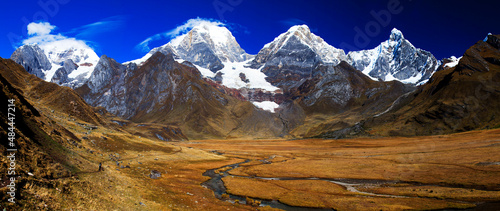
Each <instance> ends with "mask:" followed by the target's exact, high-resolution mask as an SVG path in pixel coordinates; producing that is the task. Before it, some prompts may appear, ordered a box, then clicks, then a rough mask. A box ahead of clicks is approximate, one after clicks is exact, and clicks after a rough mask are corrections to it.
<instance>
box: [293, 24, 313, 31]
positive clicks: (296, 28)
mask: <svg viewBox="0 0 500 211" xmlns="http://www.w3.org/2000/svg"><path fill="white" fill-rule="evenodd" d="M294 31H301V32H308V33H310V32H311V30H310V29H309V27H308V26H307V25H305V24H302V25H295V26H292V27H290V29H288V32H294Z"/></svg>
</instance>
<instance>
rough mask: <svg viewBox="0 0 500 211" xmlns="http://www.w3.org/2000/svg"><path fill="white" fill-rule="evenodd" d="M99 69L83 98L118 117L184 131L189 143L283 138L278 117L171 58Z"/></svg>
mask: <svg viewBox="0 0 500 211" xmlns="http://www.w3.org/2000/svg"><path fill="white" fill-rule="evenodd" d="M97 66H98V68H97V69H96V70H95V71H94V72H93V74H92V76H91V77H90V79H89V81H88V82H87V83H86V84H85V85H84V86H82V87H80V88H78V89H77V92H78V93H79V94H80V95H81V96H82V97H83V98H84V99H85V100H86V101H87V102H88V103H89V104H91V105H93V106H100V107H104V108H105V109H106V110H107V111H108V112H110V113H112V114H115V115H117V116H121V117H124V118H127V119H130V120H132V121H135V122H146V123H147V122H154V123H160V124H171V125H178V126H179V127H180V129H181V130H182V132H183V133H184V134H186V135H187V136H188V138H205V137H226V136H228V135H238V136H241V135H245V134H246V135H248V134H251V133H248V131H255V130H259V133H265V136H270V134H272V135H271V136H277V135H279V134H281V133H282V129H283V128H282V123H281V121H280V120H279V119H278V118H276V116H273V115H268V113H267V112H264V111H258V110H257V109H256V108H255V107H254V106H253V105H252V104H251V103H250V102H242V101H239V100H237V99H236V98H233V97H230V96H229V95H228V94H224V93H223V92H221V91H219V90H217V89H216V88H214V87H213V86H211V85H210V84H209V83H208V82H206V81H205V80H203V78H202V76H201V74H200V72H199V71H198V70H197V69H196V68H194V67H191V66H190V65H184V64H180V63H178V62H176V61H175V60H174V58H173V56H172V55H171V54H169V55H164V54H162V53H160V52H157V53H155V54H154V55H153V56H151V57H150V58H149V59H148V60H147V61H146V62H144V63H143V65H142V66H140V67H139V68H138V69H136V70H133V71H132V70H129V69H127V68H126V67H125V66H123V65H121V64H118V63H116V62H115V61H114V60H112V59H109V58H106V57H103V58H101V61H100V62H99V64H98V65H97ZM236 94H237V93H236ZM274 125H276V126H274ZM162 136H163V135H162Z"/></svg>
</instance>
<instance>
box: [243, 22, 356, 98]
mask: <svg viewBox="0 0 500 211" xmlns="http://www.w3.org/2000/svg"><path fill="white" fill-rule="evenodd" d="M342 60H346V56H345V53H344V51H343V50H342V49H337V48H335V47H333V46H331V45H329V44H328V43H326V42H325V41H324V40H323V39H321V38H320V37H318V36H316V35H315V34H313V33H311V31H310V29H309V27H307V26H306V25H300V26H293V27H291V28H290V29H289V30H288V31H287V32H285V33H283V34H281V35H279V36H278V37H277V38H276V39H274V40H273V41H272V42H271V43H268V44H266V45H265V46H264V47H263V48H262V49H261V50H260V51H259V53H258V54H257V55H256V56H255V59H254V60H253V61H252V63H251V67H252V68H256V69H261V71H262V72H263V73H264V74H266V75H267V80H268V81H269V82H271V84H273V85H275V86H278V87H280V88H283V89H285V90H288V89H290V88H291V87H294V86H297V85H298V84H299V82H300V81H301V80H302V79H303V78H308V77H311V75H312V74H313V71H312V70H313V69H314V67H315V66H316V65H317V64H318V63H319V62H322V63H329V64H333V65H337V64H339V63H340V61H342Z"/></svg>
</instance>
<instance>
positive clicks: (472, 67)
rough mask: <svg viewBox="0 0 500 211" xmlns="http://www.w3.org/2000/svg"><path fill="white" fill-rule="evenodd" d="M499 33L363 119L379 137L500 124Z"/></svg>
mask: <svg viewBox="0 0 500 211" xmlns="http://www.w3.org/2000/svg"><path fill="white" fill-rule="evenodd" d="M499 90H500V36H499V35H488V37H487V39H485V41H478V42H477V43H476V44H475V45H474V46H472V47H470V48H469V49H468V50H467V51H466V52H465V54H464V55H463V57H462V58H461V59H460V61H459V62H458V65H456V66H455V67H452V68H448V69H444V70H441V71H439V72H436V74H434V75H433V76H432V77H431V79H430V80H429V82H428V83H427V84H425V85H424V86H421V87H419V88H418V89H417V90H416V91H414V92H413V93H411V94H409V95H404V96H402V97H401V99H400V100H399V101H397V102H396V103H395V104H394V105H393V106H392V109H390V110H388V111H386V112H385V113H383V114H382V115H379V116H376V117H374V118H370V119H368V120H367V121H365V122H364V123H363V125H364V127H365V128H366V129H368V130H376V131H378V133H379V134H381V135H406V136H413V135H432V134H445V133H453V132H462V131H469V130H474V129H486V128H496V127H500V110H499V109H498V108H500V92H499Z"/></svg>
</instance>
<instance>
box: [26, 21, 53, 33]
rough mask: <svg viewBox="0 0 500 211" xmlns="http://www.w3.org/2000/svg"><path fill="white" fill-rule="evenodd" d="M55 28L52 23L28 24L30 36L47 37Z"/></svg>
mask: <svg viewBox="0 0 500 211" xmlns="http://www.w3.org/2000/svg"><path fill="white" fill-rule="evenodd" d="M54 28H56V27H55V26H52V25H50V23H47V22H41V23H34V22H32V23H30V24H28V34H29V35H46V34H49V33H50V32H51V31H52V30H53V29H54Z"/></svg>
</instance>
